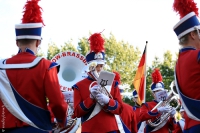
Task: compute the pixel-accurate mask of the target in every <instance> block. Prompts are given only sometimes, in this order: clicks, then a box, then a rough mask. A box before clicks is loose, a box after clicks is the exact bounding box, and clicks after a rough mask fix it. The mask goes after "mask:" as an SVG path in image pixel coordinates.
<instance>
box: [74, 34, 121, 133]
mask: <svg viewBox="0 0 200 133" xmlns="http://www.w3.org/2000/svg"><path fill="white" fill-rule="evenodd" d="M89 43H90V53H88V54H87V55H86V60H87V62H88V64H89V65H90V71H89V72H88V77H87V78H85V79H83V80H81V81H79V82H78V83H76V84H75V85H74V86H73V87H72V88H73V89H74V117H78V118H79V117H81V120H82V124H81V131H82V133H117V132H118V125H117V122H116V119H115V115H116V114H117V115H119V114H120V113H121V112H122V110H123V106H122V100H121V97H120V92H119V88H118V85H117V84H116V81H114V82H113V84H112V86H111V90H110V94H111V95H112V97H113V98H110V97H108V96H107V95H105V94H103V93H99V92H98V90H99V89H100V88H99V86H98V85H94V86H92V87H91V89H90V91H89V88H90V84H91V83H92V82H93V81H97V79H98V77H99V74H100V72H101V71H102V69H103V66H104V64H105V53H104V39H103V38H102V37H101V33H94V34H92V35H91V36H90V38H89ZM90 92H91V93H90ZM95 99H96V100H97V101H98V102H97V101H96V100H95ZM99 103H101V106H100V104H99Z"/></svg>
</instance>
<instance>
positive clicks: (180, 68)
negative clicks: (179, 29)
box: [176, 47, 200, 129]
mask: <svg viewBox="0 0 200 133" xmlns="http://www.w3.org/2000/svg"><path fill="white" fill-rule="evenodd" d="M199 53H200V51H199V50H195V49H194V48H191V47H188V48H183V49H181V51H180V53H179V57H178V60H177V65H176V76H177V79H178V85H179V87H180V88H179V89H180V91H181V92H182V93H183V94H184V95H185V96H187V97H189V98H192V99H196V100H200V89H199V86H200V77H199V75H200V71H199V70H200V63H199V59H200V58H199V55H200V54H199ZM199 124H200V121H196V120H193V119H191V118H189V117H188V116H187V115H186V116H185V127H184V129H189V128H191V127H193V126H195V125H199Z"/></svg>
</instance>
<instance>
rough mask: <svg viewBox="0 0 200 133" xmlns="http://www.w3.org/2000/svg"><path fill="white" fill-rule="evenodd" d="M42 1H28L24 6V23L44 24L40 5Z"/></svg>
mask: <svg viewBox="0 0 200 133" xmlns="http://www.w3.org/2000/svg"><path fill="white" fill-rule="evenodd" d="M39 1H40V0H27V2H26V5H25V6H24V9H25V10H24V11H23V13H24V15H23V18H22V23H42V24H43V25H44V23H43V20H42V12H41V10H42V8H41V7H40V6H39V5H38V2H39Z"/></svg>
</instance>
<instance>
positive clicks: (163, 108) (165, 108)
mask: <svg viewBox="0 0 200 133" xmlns="http://www.w3.org/2000/svg"><path fill="white" fill-rule="evenodd" d="M157 110H158V112H159V113H167V112H169V111H170V107H169V106H165V107H158V108H157Z"/></svg>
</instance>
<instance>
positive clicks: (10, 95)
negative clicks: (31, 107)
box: [0, 57, 48, 131]
mask: <svg viewBox="0 0 200 133" xmlns="http://www.w3.org/2000/svg"><path fill="white" fill-rule="evenodd" d="M41 59H42V58H40V57H37V58H36V59H35V60H34V61H33V62H32V63H25V64H0V98H1V101H2V102H3V104H4V106H5V107H6V108H7V109H8V111H9V112H10V113H11V114H13V115H14V116H15V117H16V118H18V119H19V120H21V121H23V122H25V123H27V124H29V125H31V126H33V127H35V128H38V129H41V130H44V131H48V129H47V130H46V129H42V128H40V127H38V126H37V124H35V123H34V122H32V121H31V120H30V119H29V118H28V117H27V116H26V115H25V114H24V112H23V111H22V109H21V108H20V106H19V104H18V102H17V100H16V98H15V94H14V92H13V88H12V84H10V81H9V79H8V77H7V75H6V71H5V70H1V69H12V68H13V69H14V68H30V67H33V66H35V65H37V64H38V63H39V61H40V60H41ZM1 62H2V60H1ZM2 63H3V62H2ZM16 93H17V92H16ZM24 100H25V99H24Z"/></svg>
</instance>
